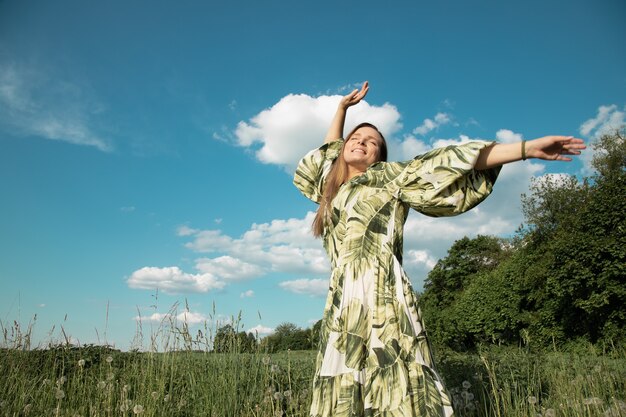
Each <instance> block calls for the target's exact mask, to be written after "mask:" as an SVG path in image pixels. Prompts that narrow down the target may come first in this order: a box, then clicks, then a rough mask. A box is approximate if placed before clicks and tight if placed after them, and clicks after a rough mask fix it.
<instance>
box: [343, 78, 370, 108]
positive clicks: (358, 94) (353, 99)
mask: <svg viewBox="0 0 626 417" xmlns="http://www.w3.org/2000/svg"><path fill="white" fill-rule="evenodd" d="M369 89H370V86H369V83H368V82H367V81H365V82H364V83H363V86H362V87H361V90H360V91H359V89H358V88H355V89H354V90H352V92H351V93H350V94H348V95H346V96H343V98H342V99H341V101H340V102H339V107H341V108H343V109H347V108H348V107H350V106H354V105H355V104H357V103H358V102H359V101H361V100H363V98H364V97H365V96H366V95H367V92H368V91H369Z"/></svg>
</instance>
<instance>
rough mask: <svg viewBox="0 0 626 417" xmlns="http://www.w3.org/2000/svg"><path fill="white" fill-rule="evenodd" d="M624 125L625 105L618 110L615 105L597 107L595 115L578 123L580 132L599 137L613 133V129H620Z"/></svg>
mask: <svg viewBox="0 0 626 417" xmlns="http://www.w3.org/2000/svg"><path fill="white" fill-rule="evenodd" d="M625 125H626V107H624V108H623V109H622V110H618V107H617V105H615V104H611V105H609V106H600V107H598V114H597V115H596V117H594V118H591V119H588V120H587V121H585V122H584V123H583V124H582V125H580V133H581V135H583V136H586V137H590V138H599V137H600V136H602V135H604V134H607V133H613V132H614V131H615V130H618V129H621V128H623V127H624V126H625Z"/></svg>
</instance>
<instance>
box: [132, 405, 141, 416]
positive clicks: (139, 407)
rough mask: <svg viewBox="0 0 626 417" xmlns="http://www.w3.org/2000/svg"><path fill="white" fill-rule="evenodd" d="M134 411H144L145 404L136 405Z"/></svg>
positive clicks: (138, 412)
mask: <svg viewBox="0 0 626 417" xmlns="http://www.w3.org/2000/svg"><path fill="white" fill-rule="evenodd" d="M133 413H135V414H141V413H143V405H139V404H137V405H135V406H134V407H133Z"/></svg>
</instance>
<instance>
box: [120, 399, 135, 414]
mask: <svg viewBox="0 0 626 417" xmlns="http://www.w3.org/2000/svg"><path fill="white" fill-rule="evenodd" d="M132 404H133V403H132V401H130V400H128V399H126V400H124V401H122V405H120V411H121V412H123V413H125V412H126V411H128V410H130V406H131V405H132Z"/></svg>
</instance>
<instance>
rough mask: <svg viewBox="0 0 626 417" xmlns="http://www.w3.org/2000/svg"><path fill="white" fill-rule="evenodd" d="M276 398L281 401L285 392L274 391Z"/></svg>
mask: <svg viewBox="0 0 626 417" xmlns="http://www.w3.org/2000/svg"><path fill="white" fill-rule="evenodd" d="M274 399H275V400H276V401H281V400H282V399H283V394H281V393H280V392H275V393H274Z"/></svg>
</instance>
